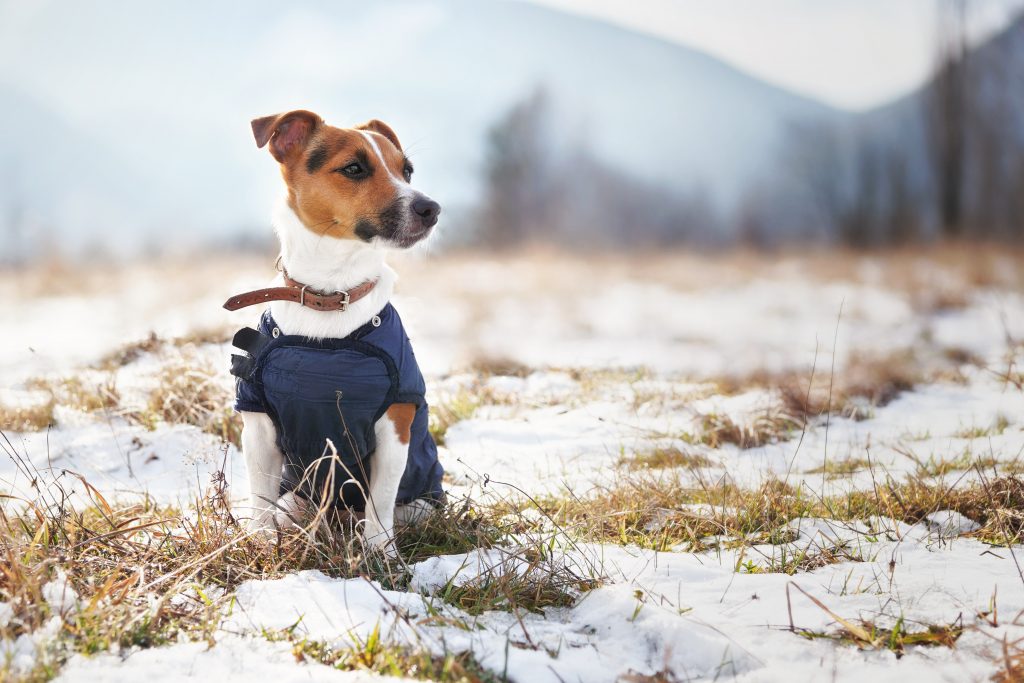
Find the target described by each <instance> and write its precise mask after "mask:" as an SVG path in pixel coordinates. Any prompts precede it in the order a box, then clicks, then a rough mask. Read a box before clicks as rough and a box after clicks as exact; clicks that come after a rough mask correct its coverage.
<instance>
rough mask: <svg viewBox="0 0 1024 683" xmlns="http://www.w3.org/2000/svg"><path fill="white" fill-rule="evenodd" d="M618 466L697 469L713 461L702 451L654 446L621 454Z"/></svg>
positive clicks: (707, 465)
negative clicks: (649, 449) (636, 451)
mask: <svg viewBox="0 0 1024 683" xmlns="http://www.w3.org/2000/svg"><path fill="white" fill-rule="evenodd" d="M617 464H618V465H619V466H620V467H625V468H626V469H629V470H639V469H656V470H658V469H665V468H669V467H681V468H685V469H697V468H701V467H710V466H711V465H712V464H713V463H712V462H711V459H710V458H708V457H707V456H706V455H704V454H703V453H692V452H686V451H681V450H679V449H678V448H655V449H654V450H652V451H648V452H646V453H636V454H633V455H628V456H627V455H623V456H620V457H619V461H618V463H617Z"/></svg>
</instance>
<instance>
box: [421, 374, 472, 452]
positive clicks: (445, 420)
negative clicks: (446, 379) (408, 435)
mask: <svg viewBox="0 0 1024 683" xmlns="http://www.w3.org/2000/svg"><path fill="white" fill-rule="evenodd" d="M482 400H483V399H482V398H481V396H480V394H479V392H477V391H474V390H473V389H471V388H465V387H463V388H460V389H459V390H458V391H456V392H455V393H452V394H448V395H445V396H442V397H441V400H439V401H436V402H434V403H433V404H431V406H430V426H429V429H430V435H431V436H433V437H434V441H435V442H436V443H437V445H438V446H443V445H444V444H445V437H446V436H447V435H448V430H449V429H450V428H451V426H452V425H453V424H455V423H456V422H461V421H462V420H468V419H469V418H471V417H473V414H474V413H475V412H476V409H477V408H479V407H480V405H481V402H482Z"/></svg>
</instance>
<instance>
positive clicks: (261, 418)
mask: <svg viewBox="0 0 1024 683" xmlns="http://www.w3.org/2000/svg"><path fill="white" fill-rule="evenodd" d="M252 132H253V136H254V137H255V139H256V144H257V147H259V148H263V147H268V148H269V151H270V154H271V156H273V158H274V159H275V160H276V161H277V163H278V164H279V165H280V170H281V175H282V177H283V179H284V184H285V188H286V190H287V194H286V197H285V199H284V202H283V203H282V204H281V206H280V207H279V208H278V210H277V211H276V214H275V218H274V228H275V231H276V232H277V236H278V238H279V239H280V243H281V255H280V257H279V259H278V268H279V270H280V274H279V275H278V277H277V278H276V280H275V282H274V283H273V286H271V287H269V288H266V289H262V290H256V291H253V292H246V293H244V294H241V295H238V296H235V297H232V298H231V299H229V300H228V302H227V303H225V304H224V306H225V308H227V309H229V310H237V309H239V308H244V307H246V306H251V305H256V304H262V303H269V307H268V308H267V309H266V310H265V312H264V313H263V316H262V318H261V321H260V327H259V329H258V330H254V329H252V328H244V329H242V330H240V331H239V332H238V334H236V335H235V339H234V344H235V346H237V347H239V348H240V349H242V350H243V351H245V353H244V354H236V355H234V356H233V357H232V373H233V374H234V375H236V377H237V379H236V386H237V391H236V401H235V409H236V410H237V411H238V412H240V413H241V415H242V421H243V431H242V451H243V453H244V456H245V462H246V468H247V470H248V476H249V485H250V491H251V497H250V503H251V506H252V517H251V519H250V521H249V526H250V528H251V529H253V530H266V529H273V528H276V527H280V526H282V525H285V524H288V523H289V522H290V521H291V520H294V519H295V518H296V516H297V515H299V514H300V513H301V511H302V509H303V508H308V507H309V506H310V504H311V503H312V504H315V505H317V506H320V507H323V506H328V505H329V506H334V507H338V506H344V507H346V508H349V509H354V510H355V511H357V512H360V511H362V512H363V513H364V515H363V516H364V519H365V521H364V522H363V537H364V539H365V540H366V542H367V543H368V545H369V546H370V547H371V548H374V549H377V550H381V551H383V552H385V553H387V554H389V555H393V554H395V550H394V528H395V523H396V520H397V521H398V522H399V523H403V522H415V521H417V520H418V519H420V518H422V517H423V516H424V515H425V514H426V513H428V512H429V511H431V510H433V509H434V507H436V506H437V505H438V504H439V503H440V501H443V497H444V492H443V490H442V488H441V477H442V475H443V469H442V467H441V465H440V463H439V461H438V459H437V448H436V446H435V444H434V442H433V439H432V438H431V436H430V434H429V432H428V430H427V410H428V408H427V404H426V400H425V398H424V394H425V385H424V381H423V377H422V374H421V373H420V370H419V368H418V366H417V364H416V359H415V355H414V354H413V353H412V347H411V344H410V343H409V340H408V337H407V336H406V335H405V331H404V328H403V327H402V323H401V319H400V318H399V317H398V313H397V311H395V310H394V308H393V307H392V306H391V304H390V303H389V302H390V299H391V295H392V291H393V289H394V285H395V280H396V275H395V272H394V271H393V270H392V269H391V268H390V267H389V266H388V265H387V264H386V263H385V256H386V253H387V252H388V251H389V250H390V249H407V248H409V247H411V246H413V245H414V244H417V243H419V242H420V241H421V240H423V239H424V238H426V237H427V236H428V235H429V234H430V233H431V232H432V230H433V228H434V226H435V225H436V224H437V222H438V216H439V214H440V212H441V207H440V205H439V204H438V203H437V202H435V201H434V200H432V199H431V198H430V197H428V196H426V195H425V194H423V193H422V192H419V191H418V190H416V189H414V188H413V187H412V185H411V184H410V182H411V180H412V173H413V167H412V163H411V162H410V161H409V159H408V158H407V157H406V155H405V153H404V152H403V151H402V145H401V143H400V142H399V140H398V136H397V135H396V134H395V132H394V131H393V130H392V129H391V127H390V126H388V125H387V124H385V123H383V122H381V121H378V120H376V119H374V120H371V121H369V122H367V123H364V124H362V125H358V126H355V127H353V128H338V127H334V126H329V125H327V124H326V123H325V122H324V121H323V119H321V118H320V116H318V115H317V114H314V113H313V112H310V111H305V110H296V111H290V112H287V113H283V114H276V115H273V116H265V117H262V118H258V119H255V120H253V121H252Z"/></svg>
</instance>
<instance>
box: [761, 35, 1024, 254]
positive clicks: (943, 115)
mask: <svg viewBox="0 0 1024 683" xmlns="http://www.w3.org/2000/svg"><path fill="white" fill-rule="evenodd" d="M1022 85H1024V16H1022V17H1020V18H1018V19H1017V20H1016V21H1014V22H1012V23H1011V24H1010V25H1009V26H1008V27H1007V28H1006V29H1004V30H1003V31H1002V32H1000V33H999V34H997V35H995V36H993V37H992V38H990V39H989V40H988V41H986V42H985V43H983V44H981V45H979V46H977V47H975V48H973V49H969V50H967V51H966V52H965V53H964V54H963V56H962V58H959V59H955V60H952V61H949V60H947V61H946V62H945V63H944V64H943V65H940V66H938V67H937V69H936V73H935V74H934V75H933V76H932V77H931V78H930V79H929V80H928V81H927V82H926V83H924V84H923V85H922V86H921V87H920V88H918V89H917V90H915V91H914V92H912V93H909V94H907V95H906V96H904V97H902V98H900V99H898V100H897V101H895V102H892V103H891V104H888V105H886V106H883V107H879V108H878V109H875V110H873V111H869V112H866V113H864V114H861V115H859V116H851V117H848V118H846V119H840V120H838V121H835V122H832V123H828V122H825V121H824V120H823V119H822V120H819V121H818V122H817V123H812V124H809V125H807V126H803V127H797V129H796V130H794V131H793V132H792V134H791V135H789V136H788V138H787V141H786V143H785V146H786V148H787V149H788V153H787V154H786V157H787V158H786V162H785V163H784V164H783V166H782V168H783V169H784V170H785V173H784V174H783V176H782V179H776V180H775V181H774V182H772V183H770V184H769V191H770V194H771V201H772V206H771V207H767V208H768V209H770V210H771V211H774V212H775V215H774V216H773V217H772V219H771V224H772V226H789V229H794V230H796V231H798V232H799V231H800V229H801V228H800V227H795V228H794V226H802V230H803V231H804V232H806V233H817V234H818V235H821V234H825V235H826V236H829V237H833V238H836V239H838V240H840V241H844V242H847V243H850V244H855V245H870V244H883V243H887V242H905V241H912V240H915V239H921V238H933V237H937V236H939V235H944V236H946V237H953V238H984V239H1024V87H1022ZM761 206H762V207H766V204H762V205H761ZM763 213H768V211H767V210H766V211H765V212H763ZM779 229H780V230H781V229H782V228H779ZM765 232H767V233H768V234H769V236H770V235H771V233H772V232H773V227H769V228H767V229H766V230H765ZM776 232H777V231H776Z"/></svg>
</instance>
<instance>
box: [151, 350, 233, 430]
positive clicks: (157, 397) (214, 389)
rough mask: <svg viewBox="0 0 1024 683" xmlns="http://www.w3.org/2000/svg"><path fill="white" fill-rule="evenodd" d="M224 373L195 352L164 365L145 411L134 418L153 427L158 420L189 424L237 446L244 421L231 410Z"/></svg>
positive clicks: (186, 353) (229, 395) (184, 354)
mask: <svg viewBox="0 0 1024 683" xmlns="http://www.w3.org/2000/svg"><path fill="white" fill-rule="evenodd" d="M223 374H224V372H223V370H221V369H219V368H215V367H213V366H212V365H211V364H210V363H209V362H208V361H204V360H203V359H201V358H199V357H198V356H197V355H195V354H194V353H188V352H185V353H183V354H182V355H181V356H180V357H179V358H178V359H177V360H176V361H172V362H170V363H168V364H166V365H164V366H163V367H162V368H161V369H160V373H159V374H158V376H157V387H156V389H155V390H154V391H153V392H152V393H151V394H150V396H149V403H148V404H147V406H146V410H145V411H141V412H138V413H135V414H134V415H132V417H133V418H134V419H136V420H137V421H139V422H141V423H143V424H146V425H147V426H150V427H153V426H155V424H156V423H157V422H158V421H161V420H162V421H164V422H167V423H170V424H190V425H194V426H196V427H199V428H200V429H202V430H203V431H204V432H207V433H210V434H215V435H217V436H219V437H220V438H222V439H224V440H225V441H227V442H229V443H233V444H234V445H236V446H238V445H240V442H241V436H242V420H241V417H240V416H238V415H237V414H236V413H235V412H234V410H233V409H232V407H231V404H232V401H231V398H232V397H231V394H230V393H229V392H228V391H227V389H225V387H224V386H223V384H221V380H222V378H223Z"/></svg>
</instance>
